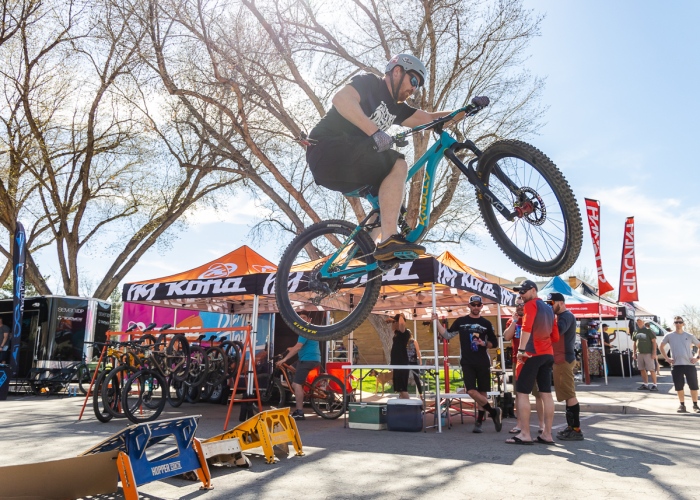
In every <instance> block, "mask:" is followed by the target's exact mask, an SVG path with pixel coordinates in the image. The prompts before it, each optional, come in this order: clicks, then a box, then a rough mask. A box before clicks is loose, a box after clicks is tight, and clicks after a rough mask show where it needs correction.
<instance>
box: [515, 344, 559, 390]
mask: <svg viewBox="0 0 700 500" xmlns="http://www.w3.org/2000/svg"><path fill="white" fill-rule="evenodd" d="M552 365H554V356H552V355H551V354H543V355H540V356H533V357H531V358H528V359H527V360H526V361H525V362H524V364H523V367H522V369H521V370H520V375H518V379H517V380H516V381H515V392H519V393H521V394H530V393H531V392H532V388H533V387H534V386H535V382H537V388H538V389H539V391H540V392H549V393H551V392H552Z"/></svg>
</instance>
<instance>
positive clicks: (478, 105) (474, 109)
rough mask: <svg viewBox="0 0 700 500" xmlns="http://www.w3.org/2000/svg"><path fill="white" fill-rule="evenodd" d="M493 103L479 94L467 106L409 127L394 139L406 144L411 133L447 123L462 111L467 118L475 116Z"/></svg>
mask: <svg viewBox="0 0 700 500" xmlns="http://www.w3.org/2000/svg"><path fill="white" fill-rule="evenodd" d="M490 103H491V101H490V99H489V98H488V97H486V96H477V97H474V98H473V99H472V101H471V103H469V104H467V105H466V106H464V107H462V108H459V109H456V110H454V111H453V112H452V113H450V114H449V115H445V116H443V117H441V118H436V119H435V120H433V121H431V122H430V123H426V124H424V125H418V126H417V127H413V128H412V129H409V130H407V131H405V132H401V133H398V134H396V135H395V136H394V137H393V139H394V144H396V145H397V146H406V145H407V144H408V143H407V141H406V137H408V136H409V135H413V134H415V133H417V132H421V131H423V130H428V129H432V128H437V127H439V126H440V125H442V124H444V123H447V122H449V121H452V120H453V119H454V117H455V116H457V115H458V114H460V113H462V112H463V113H465V118H466V117H468V116H474V115H475V114H477V113H478V112H479V111H481V110H482V109H484V108H485V107H486V106H488V105H489V104H490Z"/></svg>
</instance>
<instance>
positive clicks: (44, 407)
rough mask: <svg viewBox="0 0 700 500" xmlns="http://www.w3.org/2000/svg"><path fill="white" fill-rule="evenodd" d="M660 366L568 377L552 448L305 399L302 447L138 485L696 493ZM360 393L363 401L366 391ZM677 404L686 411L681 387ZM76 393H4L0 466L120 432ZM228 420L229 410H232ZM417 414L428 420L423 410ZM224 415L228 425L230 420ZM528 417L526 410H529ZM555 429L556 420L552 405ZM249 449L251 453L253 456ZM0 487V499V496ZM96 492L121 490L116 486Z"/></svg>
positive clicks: (691, 462) (211, 429)
mask: <svg viewBox="0 0 700 500" xmlns="http://www.w3.org/2000/svg"><path fill="white" fill-rule="evenodd" d="M670 379H671V377H670V371H668V370H663V371H662V376H661V378H660V380H659V389H660V390H659V392H658V393H650V392H648V391H638V390H637V387H638V386H639V384H640V383H641V380H640V377H639V376H637V377H634V378H632V379H629V378H625V379H622V378H619V377H614V378H612V377H611V378H610V379H609V383H608V385H605V383H604V381H603V380H602V379H594V380H593V382H592V384H591V385H588V386H586V385H585V384H579V385H578V387H577V389H578V394H579V399H580V401H581V405H582V412H583V413H582V430H583V432H584V435H585V439H584V441H580V442H566V443H557V445H556V446H547V445H541V444H535V445H530V446H514V445H508V444H505V442H504V441H505V439H506V438H507V437H508V436H509V435H508V433H507V430H508V429H510V428H511V427H512V426H513V425H514V424H515V421H514V420H512V419H506V420H505V421H504V426H503V431H502V432H500V433H497V432H496V431H495V429H494V428H493V426H492V425H491V422H490V421H487V422H486V423H485V424H484V429H485V431H484V433H482V434H473V433H472V432H471V430H472V428H473V425H472V423H473V420H472V419H470V418H466V419H465V423H464V424H461V423H460V420H459V417H453V426H452V427H451V428H450V429H446V430H444V432H442V433H441V434H438V433H437V432H435V430H434V429H428V430H427V432H418V433H401V432H389V431H367V430H357V429H349V428H344V426H343V424H344V422H343V420H342V419H340V420H331V421H328V420H323V419H320V418H318V417H316V416H315V415H314V414H313V412H312V411H311V409H310V408H307V410H306V413H307V417H308V418H307V419H306V420H305V421H301V422H298V426H299V433H300V435H301V439H302V442H303V446H304V452H305V456H303V457H297V456H294V455H293V453H292V454H290V455H289V456H283V455H282V454H279V455H278V457H279V458H280V460H279V461H278V462H277V463H275V464H272V465H267V464H265V461H264V459H263V457H262V454H261V451H260V450H253V453H251V454H249V457H250V458H251V462H252V466H251V468H249V469H237V468H233V469H229V468H219V467H216V468H213V469H212V476H213V485H214V489H213V490H210V491H200V490H199V483H194V482H189V481H185V480H182V479H177V478H171V479H167V480H164V481H157V482H154V483H150V484H147V485H143V486H141V487H139V491H140V493H141V494H142V498H151V499H154V500H158V499H175V498H202V499H205V500H206V499H214V498H232V497H234V496H235V497H239V498H244V499H247V498H251V499H253V498H256V499H257V498H298V497H301V496H303V497H304V498H309V499H317V498H318V499H323V498H334V499H336V498H339V499H344V498H382V499H384V498H389V499H394V498H411V499H415V498H438V497H441V498H444V497H445V496H446V495H449V496H451V497H458V498H473V497H488V498H523V497H529V498H562V497H568V498H581V497H584V496H596V497H602V498H631V497H633V496H634V497H636V496H643V497H646V496H650V497H657V498H698V497H699V496H700V494H698V493H697V491H698V489H697V486H696V485H695V484H694V480H695V477H696V475H697V472H696V471H697V470H698V467H700V453H698V452H697V450H698V447H699V446H700V430H699V427H700V414H694V413H690V414H684V415H679V414H677V413H676V408H677V407H678V403H677V398H676V394H675V391H674V390H673V387H672V384H671V380H670ZM363 397H365V398H369V399H373V398H374V396H372V395H371V393H365V394H363ZM686 399H687V405H688V407H689V408H691V404H690V397H689V393H688V397H687V398H686ZM81 403H82V398H75V397H56V396H52V397H38V396H15V395H12V396H10V398H9V399H8V401H4V402H0V408H1V410H0V443H2V453H0V466H2V465H17V464H26V463H33V462H39V461H46V460H54V459H58V458H68V457H74V456H77V455H78V454H80V453H81V452H82V451H84V450H86V449H88V448H90V447H91V446H93V445H95V444H96V443H98V442H100V441H101V440H103V439H105V438H106V437H108V436H110V435H112V434H113V433H115V432H118V431H119V430H121V429H123V428H124V427H125V426H126V425H127V422H125V421H123V420H112V421H111V422H109V423H106V424H104V423H100V422H98V421H97V420H96V419H95V417H94V415H92V413H91V412H90V408H89V407H88V410H87V411H86V413H85V416H84V417H83V419H82V420H81V421H78V420H77V417H78V414H79V411H80V406H81ZM226 410H227V407H226V406H222V405H210V404H197V405H188V404H187V403H185V404H183V406H181V407H180V408H177V409H168V410H167V411H166V412H164V414H163V415H162V418H168V417H176V416H182V415H202V416H201V418H200V421H199V426H198V429H197V436H198V437H200V438H207V437H210V436H213V435H216V434H219V433H220V432H222V431H223V423H224V419H225V416H226ZM232 415H233V417H234V418H236V417H238V409H237V408H236V407H234V411H233V412H232ZM428 420H429V421H428V423H432V417H431V416H429V418H428ZM235 423H236V421H235V420H234V421H233V422H232V425H234V424H235ZM532 423H533V424H534V425H535V426H536V418H534V415H533V419H532ZM554 425H555V428H557V429H560V428H562V427H563V426H565V418H564V414H563V413H562V412H561V411H557V413H556V415H555V420H554ZM256 451H257V453H256ZM1 491H2V489H1V485H0V498H1V497H2V494H1ZM100 498H105V499H106V498H117V499H119V498H123V496H122V495H121V494H117V495H110V496H104V497H100Z"/></svg>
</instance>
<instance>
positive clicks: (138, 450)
mask: <svg viewBox="0 0 700 500" xmlns="http://www.w3.org/2000/svg"><path fill="white" fill-rule="evenodd" d="M199 417H200V415H197V416H191V417H184V418H170V419H167V420H161V421H159V422H147V423H144V424H138V425H131V426H129V427H127V428H126V429H124V430H123V431H121V432H118V433H116V434H114V435H113V436H111V437H109V438H107V439H106V440H104V441H102V442H101V443H99V444H98V445H96V446H93V447H92V448H90V449H89V450H87V451H85V452H84V453H83V454H82V455H81V456H85V455H94V454H97V453H104V452H108V451H114V450H118V452H119V453H118V456H117V469H118V471H119V478H120V479H121V482H122V489H123V490H124V497H125V498H126V499H127V500H138V498H139V493H138V490H137V486H141V485H143V484H146V483H150V482H153V481H157V480H159V479H165V478H168V477H172V476H177V475H179V474H183V473H185V472H192V471H194V472H195V473H196V474H197V477H198V478H199V480H200V481H201V482H202V484H203V486H202V487H201V489H206V490H210V489H212V488H213V487H212V486H211V474H210V473H209V466H208V465H207V460H206V458H205V457H204V452H203V450H202V445H201V442H200V441H199V440H198V439H197V438H195V437H194V434H195V431H196V430H197V422H198V420H199ZM169 437H173V438H174V440H175V443H174V444H175V447H174V448H172V449H169V450H167V451H166V452H165V453H162V451H161V455H159V456H155V457H152V456H151V457H149V456H148V454H147V453H146V451H147V450H148V448H150V447H152V446H153V445H157V444H159V443H162V442H163V441H165V440H166V439H167V438H169Z"/></svg>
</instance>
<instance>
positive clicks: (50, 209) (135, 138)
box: [0, 0, 241, 299]
mask: <svg viewBox="0 0 700 500" xmlns="http://www.w3.org/2000/svg"><path fill="white" fill-rule="evenodd" d="M133 26H137V27H138V26H140V23H138V22H135V21H134V19H133V17H132V14H130V12H129V11H128V10H124V9H121V8H120V7H119V6H117V5H112V4H110V3H109V2H94V3H92V4H90V5H89V8H88V6H87V5H84V4H81V5H80V7H78V5H77V4H68V5H67V6H66V4H65V2H58V1H55V2H50V1H48V0H47V1H45V2H43V3H42V5H41V6H40V8H38V9H36V11H35V18H34V19H32V18H30V19H28V20H27V21H26V22H24V23H23V24H21V25H20V27H19V29H18V30H17V32H16V35H15V37H14V38H13V39H12V40H11V42H9V43H6V44H5V45H4V46H3V47H1V48H0V51H1V52H0V60H2V61H3V63H5V64H2V68H1V69H0V71H1V72H2V76H3V83H4V86H5V93H4V97H5V99H6V105H4V106H3V108H2V109H3V113H2V123H3V126H4V129H3V135H2V136H0V137H1V138H2V140H3V143H4V144H3V145H4V146H5V148H6V150H7V154H6V155H4V156H2V157H0V162H1V165H2V166H1V167H0V168H2V170H3V171H7V172H8V174H9V175H8V184H7V186H5V185H3V186H2V189H0V203H2V205H1V206H2V212H1V215H0V222H1V223H2V226H3V227H4V229H5V230H6V231H7V232H8V233H9V234H10V235H11V234H13V233H14V229H15V228H14V223H15V222H14V221H16V220H17V219H18V218H22V219H23V220H28V221H29V222H30V224H29V228H30V229H29V235H28V238H27V241H28V248H29V251H28V254H27V256H28V265H27V275H28V279H29V280H30V281H31V282H32V283H33V284H34V285H35V286H36V288H37V290H38V291H39V292H40V293H49V292H50V290H49V287H48V285H47V284H46V282H45V281H44V279H43V277H42V276H41V274H40V273H39V272H38V269H37V267H36V265H35V264H34V262H33V259H32V255H33V253H34V252H36V250H38V249H39V248H41V247H43V246H46V245H49V244H50V245H52V248H54V249H55V250H56V255H57V257H58V262H59V268H60V274H61V276H60V278H61V283H62V287H63V291H64V292H65V293H67V294H71V295H78V294H80V293H81V292H82V293H83V294H86V293H88V290H86V289H85V286H81V285H80V279H81V276H80V275H81V272H80V265H79V264H80V256H81V255H82V256H85V257H90V256H91V255H90V254H92V256H99V257H100V258H101V259H105V258H109V256H110V255H112V256H113V260H112V261H111V262H110V261H107V262H108V263H109V264H110V267H109V269H108V271H107V272H106V273H105V276H103V277H101V278H100V279H96V280H95V281H94V284H92V283H91V284H92V285H93V286H94V289H93V290H92V295H93V296H95V297H98V298H101V299H106V298H107V297H109V295H110V293H111V292H112V290H114V288H115V287H116V286H117V285H118V283H119V282H120V281H121V280H122V279H123V277H124V276H125V274H126V273H127V272H128V271H129V270H130V269H131V268H132V267H133V266H134V265H135V263H136V262H137V261H138V259H139V258H140V257H141V256H142V255H143V254H144V253H145V252H146V251H147V250H148V249H149V248H151V247H152V246H153V245H154V244H155V243H156V242H158V241H162V239H163V237H164V236H165V235H166V231H168V230H172V229H173V228H174V227H175V226H174V225H175V224H176V222H178V221H181V220H182V217H183V216H184V215H185V214H186V212H187V211H188V210H191V209H192V208H193V207H196V206H197V205H198V204H201V203H204V202H206V201H207V199H208V197H210V196H211V195H212V194H213V193H215V192H217V191H218V190H219V189H221V188H226V187H229V186H232V185H233V184H234V183H236V182H238V181H239V180H240V178H241V177H240V176H236V175H230V174H223V173H222V172H220V171H213V170H212V169H214V168H215V167H216V166H217V165H218V163H219V159H218V157H217V156H216V155H212V154H211V151H210V150H209V149H208V148H207V145H206V143H204V142H202V141H201V140H200V137H199V136H198V135H197V134H193V133H192V132H193V128H192V122H191V120H190V115H189V114H187V113H183V112H182V106H181V105H180V103H177V102H176V103H174V104H172V105H169V104H168V103H165V104H164V105H163V107H162V108H159V109H158V110H156V113H155V115H157V114H158V112H167V113H169V120H168V121H166V122H165V123H163V121H162V120H158V119H157V118H154V113H153V110H152V109H150V108H149V103H150V102H152V101H154V100H155V101H158V99H159V98H162V93H161V94H158V93H157V92H153V90H152V89H151V88H149V87H148V85H147V80H146V79H144V78H143V77H142V75H141V73H142V70H143V67H142V59H141V57H140V54H139V50H140V46H141V44H142V42H143V40H144V38H145V36H146V32H145V31H143V30H141V31H139V30H134V29H133ZM10 44H12V47H9V45H10ZM198 128H199V127H198V126H196V127H195V130H198ZM191 167H196V168H191ZM0 250H1V251H2V253H3V255H5V256H6V257H7V258H8V261H9V257H10V250H9V249H6V248H2V247H0ZM83 281H85V276H83ZM91 288H92V287H91Z"/></svg>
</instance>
